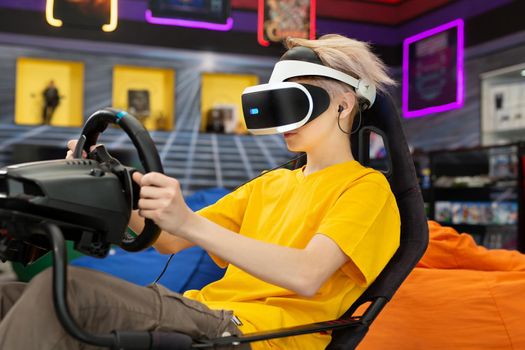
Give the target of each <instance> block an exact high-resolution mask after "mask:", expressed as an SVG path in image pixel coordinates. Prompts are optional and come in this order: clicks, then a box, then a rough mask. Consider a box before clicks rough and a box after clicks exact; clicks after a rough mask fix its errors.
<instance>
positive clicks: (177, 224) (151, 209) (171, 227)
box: [133, 172, 193, 235]
mask: <svg viewBox="0 0 525 350" xmlns="http://www.w3.org/2000/svg"><path fill="white" fill-rule="evenodd" d="M133 180H134V181H135V182H136V183H138V184H139V185H140V199H139V202H138V207H139V215H140V216H142V217H144V218H147V219H151V220H153V221H154V222H155V223H156V224H157V225H158V226H159V227H160V228H161V229H162V230H164V231H167V232H169V233H172V234H175V235H180V234H181V233H182V232H183V231H184V225H185V224H187V222H188V221H189V220H188V219H189V218H190V217H191V215H192V214H193V211H192V210H191V209H190V208H188V206H187V205H186V203H185V202H184V198H183V196H182V193H181V189H180V184H179V181H177V179H174V178H171V177H169V176H166V175H164V174H161V173H155V172H151V173H147V174H145V175H143V174H141V173H139V172H135V173H133Z"/></svg>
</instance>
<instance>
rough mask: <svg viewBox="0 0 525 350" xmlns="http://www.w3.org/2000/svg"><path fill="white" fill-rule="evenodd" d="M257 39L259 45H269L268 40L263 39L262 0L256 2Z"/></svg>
mask: <svg viewBox="0 0 525 350" xmlns="http://www.w3.org/2000/svg"><path fill="white" fill-rule="evenodd" d="M257 41H258V42H259V44H260V45H261V46H266V47H267V46H270V42H269V41H268V40H265V39H264V0H259V2H258V3H257Z"/></svg>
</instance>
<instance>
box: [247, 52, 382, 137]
mask: <svg viewBox="0 0 525 350" xmlns="http://www.w3.org/2000/svg"><path fill="white" fill-rule="evenodd" d="M314 62H315V63H314ZM304 76H317V77H325V78H330V79H334V80H337V81H340V82H343V83H345V84H348V85H349V86H351V87H353V88H354V90H355V92H356V94H357V97H358V99H359V102H360V104H361V108H363V109H367V108H370V107H371V106H372V105H373V103H374V101H375V98H376V88H375V86H374V85H373V84H370V83H369V82H367V81H366V80H364V79H356V78H354V77H352V76H350V75H348V74H346V73H343V72H340V71H338V70H336V69H333V68H330V67H327V66H325V65H323V64H322V62H321V60H320V59H319V58H318V56H317V54H315V52H314V51H313V50H311V49H309V48H306V47H300V46H299V47H294V48H292V49H290V50H289V51H288V52H287V53H286V54H285V55H284V56H283V60H282V61H279V62H277V63H276V64H275V66H274V69H273V72H272V75H271V77H270V81H269V82H268V83H267V84H262V85H255V86H251V87H248V88H246V89H245V90H244V91H243V93H242V107H243V114H244V120H245V121H246V126H247V128H248V131H249V132H251V133H252V134H255V135H269V134H280V133H285V132H288V131H292V130H295V129H298V128H300V127H301V126H303V125H304V124H306V123H308V122H309V121H311V120H313V119H314V118H316V117H318V116H319V115H321V114H322V113H323V112H324V111H326V109H327V108H328V106H329V105H330V96H329V94H328V92H327V91H326V90H325V89H323V88H320V87H318V86H314V85H310V84H304V83H294V82H286V80H287V79H290V78H297V77H304Z"/></svg>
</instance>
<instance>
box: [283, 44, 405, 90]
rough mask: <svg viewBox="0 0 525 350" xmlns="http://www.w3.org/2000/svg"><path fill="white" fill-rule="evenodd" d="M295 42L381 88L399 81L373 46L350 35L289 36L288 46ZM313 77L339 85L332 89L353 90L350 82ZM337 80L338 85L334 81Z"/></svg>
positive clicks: (333, 65) (320, 81) (333, 85)
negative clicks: (377, 54)
mask: <svg viewBox="0 0 525 350" xmlns="http://www.w3.org/2000/svg"><path fill="white" fill-rule="evenodd" d="M296 46H304V47H308V48H310V49H312V50H313V51H314V52H315V53H316V54H317V56H319V58H320V59H321V61H322V62H323V64H324V65H325V66H328V67H331V68H334V69H337V70H339V71H341V72H344V73H346V74H348V75H351V76H353V77H354V78H357V79H366V80H368V81H369V82H371V83H372V84H374V85H375V86H376V88H377V90H378V91H383V92H384V91H385V90H386V88H387V87H388V86H393V85H395V84H396V82H395V81H394V80H393V79H391V78H390V77H389V76H388V74H387V73H386V66H385V64H384V63H383V62H382V61H381V59H379V57H377V56H376V55H375V54H374V53H372V51H371V50H370V46H369V45H368V44H367V43H365V42H362V41H358V40H354V39H350V38H347V37H344V36H342V35H339V34H327V35H323V36H321V37H320V38H319V39H317V40H308V39H300V38H287V39H286V42H285V47H286V48H287V49H291V48H293V47H296ZM313 80H314V81H316V82H318V83H320V84H321V85H325V86H323V87H327V86H326V84H325V82H326V83H328V84H329V86H331V87H332V88H334V87H335V86H338V87H339V88H338V89H336V90H337V91H330V90H332V89H328V90H329V91H330V92H331V93H335V92H339V91H341V89H343V90H342V92H346V91H354V90H353V89H351V88H350V87H349V86H348V85H346V84H344V83H339V82H337V81H331V80H329V81H327V80H326V79H322V78H315V79H313ZM335 84H336V85H335ZM332 96H333V94H332Z"/></svg>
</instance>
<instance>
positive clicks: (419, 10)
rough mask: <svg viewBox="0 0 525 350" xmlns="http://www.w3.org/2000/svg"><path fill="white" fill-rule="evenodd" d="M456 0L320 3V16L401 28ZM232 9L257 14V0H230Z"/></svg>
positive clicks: (335, 0)
mask: <svg viewBox="0 0 525 350" xmlns="http://www.w3.org/2000/svg"><path fill="white" fill-rule="evenodd" d="M454 1H456V0H317V6H316V7H317V16H318V17H320V18H331V19H337V20H342V21H353V22H364V23H371V24H380V25H392V26H395V25H400V24H402V23H404V22H407V21H410V20H412V19H414V18H416V17H418V16H420V15H422V14H424V13H427V12H430V11H433V10H436V9H438V8H440V7H442V6H445V5H447V4H449V3H452V2H454ZM231 3H232V8H234V9H239V10H252V11H257V3H258V0H231Z"/></svg>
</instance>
